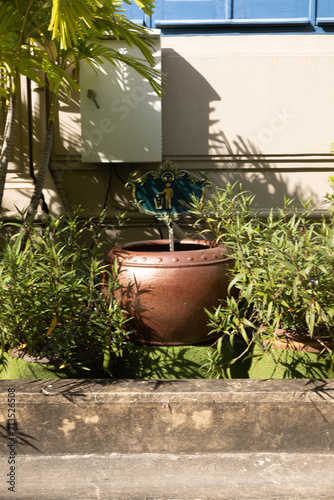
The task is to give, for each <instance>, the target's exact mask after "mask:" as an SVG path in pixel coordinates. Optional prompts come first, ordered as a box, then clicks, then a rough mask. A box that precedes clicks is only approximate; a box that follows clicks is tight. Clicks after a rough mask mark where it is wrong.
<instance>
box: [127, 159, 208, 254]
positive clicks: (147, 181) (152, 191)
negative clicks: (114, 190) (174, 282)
mask: <svg viewBox="0 0 334 500" xmlns="http://www.w3.org/2000/svg"><path fill="white" fill-rule="evenodd" d="M200 174H201V176H202V178H201V179H199V178H198V177H196V176H195V175H193V174H192V173H190V172H188V171H187V170H179V169H178V167H177V166H176V165H175V164H173V163H172V162H170V161H168V160H167V161H165V162H164V163H163V164H162V165H160V167H159V168H158V169H157V170H151V171H149V172H147V173H146V174H144V175H142V176H141V177H137V174H136V172H134V173H133V174H131V176H130V179H129V180H128V182H127V183H126V185H125V187H126V188H127V189H130V190H131V191H132V197H133V201H132V203H133V205H134V206H135V207H136V208H138V210H139V211H140V212H142V213H145V214H148V215H152V216H153V217H155V218H156V219H157V220H161V221H162V222H164V223H165V224H166V225H167V227H168V237H169V250H170V251H171V252H173V251H174V230H173V221H175V220H177V219H178V218H179V216H180V215H181V214H184V213H186V212H188V211H189V209H190V208H191V201H192V199H193V198H195V199H196V200H198V201H199V202H202V201H203V200H204V196H205V186H207V187H208V188H211V187H212V183H211V182H210V180H209V178H208V176H207V174H206V173H205V172H200Z"/></svg>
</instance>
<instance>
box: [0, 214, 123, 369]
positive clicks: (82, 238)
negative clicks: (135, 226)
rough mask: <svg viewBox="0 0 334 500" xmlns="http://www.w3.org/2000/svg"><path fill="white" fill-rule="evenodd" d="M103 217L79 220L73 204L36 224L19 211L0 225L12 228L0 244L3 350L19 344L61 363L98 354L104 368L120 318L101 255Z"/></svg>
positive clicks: (115, 344)
mask: <svg viewBox="0 0 334 500" xmlns="http://www.w3.org/2000/svg"><path fill="white" fill-rule="evenodd" d="M104 218H105V214H104V213H101V214H100V215H99V216H98V217H97V219H96V220H93V219H92V218H91V219H89V220H86V221H82V220H81V210H80V208H78V209H76V210H75V211H74V215H73V216H71V217H64V216H59V217H53V216H47V217H45V218H44V219H43V220H42V221H41V224H35V223H33V222H29V220H26V219H25V217H24V214H22V213H21V214H20V216H19V217H18V218H17V221H16V222H14V223H8V224H4V226H10V230H11V232H13V230H14V231H15V234H13V235H11V236H9V235H7V236H5V238H4V240H3V243H2V245H1V248H0V335H1V347H2V352H4V351H11V350H12V349H22V350H23V351H24V352H27V353H28V354H30V355H33V356H36V355H40V356H48V357H51V358H53V357H55V358H58V359H59V360H61V362H62V365H63V366H66V365H68V364H69V365H73V364H76V363H79V361H78V360H80V357H84V356H85V354H87V353H89V354H93V355H95V356H96V357H99V356H100V357H101V360H103V361H102V362H103V366H104V368H105V369H106V370H107V369H108V367H109V361H110V356H111V354H112V353H114V354H115V355H120V354H121V353H122V346H123V343H124V334H125V331H124V324H125V322H126V321H127V319H126V315H125V312H124V311H122V310H121V308H120V305H119V302H118V300H117V299H116V298H115V297H114V295H113V292H114V291H115V289H116V288H117V266H116V265H115V266H114V269H113V272H111V271H112V270H111V269H110V265H109V269H108V268H107V265H105V264H104V262H103V259H102V257H101V254H100V249H101V245H102V237H103V234H104V229H103V221H104ZM122 220H123V216H122V217H121V218H120V224H122ZM7 229H8V227H7ZM102 272H104V273H106V275H107V276H108V280H105V281H107V283H104V285H102V284H101V280H100V276H101V273H102Z"/></svg>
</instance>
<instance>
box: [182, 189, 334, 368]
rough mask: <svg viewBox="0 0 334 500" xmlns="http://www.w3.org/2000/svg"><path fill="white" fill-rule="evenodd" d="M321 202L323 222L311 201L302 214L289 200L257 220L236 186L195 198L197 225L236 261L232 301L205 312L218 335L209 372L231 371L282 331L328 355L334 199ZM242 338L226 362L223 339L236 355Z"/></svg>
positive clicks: (332, 335) (333, 333)
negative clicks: (325, 208) (199, 200)
mask: <svg viewBox="0 0 334 500" xmlns="http://www.w3.org/2000/svg"><path fill="white" fill-rule="evenodd" d="M326 197H327V201H329V202H330V207H329V211H328V214H327V217H326V218H325V217H323V218H320V219H319V218H315V217H314V212H313V210H312V209H310V208H309V207H310V202H311V200H309V201H307V202H305V203H303V202H301V205H302V207H303V210H302V212H300V210H297V209H296V208H295V207H293V200H288V199H284V203H283V207H282V208H280V209H278V210H277V211H275V212H274V211H271V213H270V214H269V216H268V217H266V218H264V217H261V216H260V214H258V213H256V212H255V211H252V208H251V206H252V202H253V200H254V197H253V196H252V194H251V193H249V192H243V191H241V190H239V191H238V190H237V189H236V185H234V186H231V185H227V187H226V188H225V189H221V188H218V189H217V190H216V192H215V193H214V195H213V196H212V197H211V199H210V200H208V201H207V202H206V203H205V204H204V206H203V207H201V206H200V205H199V204H197V203H196V202H195V201H194V208H193V211H192V213H193V215H195V216H196V218H197V221H196V224H195V225H197V226H201V227H204V229H202V232H203V231H210V232H211V233H212V234H213V237H214V238H215V239H216V240H217V241H222V242H224V244H225V245H226V246H227V247H228V248H229V249H230V251H231V256H232V258H233V260H234V266H233V269H232V270H231V284H230V290H231V289H232V287H233V289H234V290H236V291H237V296H230V297H229V298H228V300H227V303H226V304H224V305H223V304H221V305H220V306H219V307H218V308H216V309H215V310H214V311H207V313H208V317H209V324H210V326H211V328H212V332H219V333H220V334H221V338H220V340H219V341H218V343H217V351H216V352H215V353H213V355H212V356H211V359H210V366H211V372H212V374H213V375H215V376H222V375H224V376H225V375H226V373H227V374H228V372H229V368H230V366H231V364H233V363H234V362H235V360H236V359H238V358H240V357H245V355H247V354H248V353H249V352H251V348H252V346H253V344H255V343H256V344H257V345H260V346H261V345H263V346H265V349H266V350H268V346H269V347H270V346H271V345H272V344H273V341H274V340H275V339H277V338H278V337H279V335H282V330H283V332H284V335H286V334H289V335H291V336H292V337H299V336H305V335H306V336H307V337H309V338H312V339H315V340H317V341H318V343H319V345H321V346H322V347H323V349H324V352H326V354H327V355H328V356H330V357H331V358H333V353H332V350H331V349H330V348H329V347H327V345H326V344H325V342H324V340H325V339H326V340H327V339H334V328H333V317H334V300H333V298H334V224H333V222H334V209H333V199H334V198H333V195H330V194H327V195H326ZM240 339H242V342H244V346H245V347H244V349H243V350H242V353H241V354H238V355H237V354H236V355H235V357H234V358H233V359H232V361H228V362H225V360H224V359H223V356H222V355H221V352H222V351H221V346H222V342H223V341H226V340H228V342H229V343H230V345H231V349H232V350H233V349H235V344H236V341H237V340H238V341H239V342H240Z"/></svg>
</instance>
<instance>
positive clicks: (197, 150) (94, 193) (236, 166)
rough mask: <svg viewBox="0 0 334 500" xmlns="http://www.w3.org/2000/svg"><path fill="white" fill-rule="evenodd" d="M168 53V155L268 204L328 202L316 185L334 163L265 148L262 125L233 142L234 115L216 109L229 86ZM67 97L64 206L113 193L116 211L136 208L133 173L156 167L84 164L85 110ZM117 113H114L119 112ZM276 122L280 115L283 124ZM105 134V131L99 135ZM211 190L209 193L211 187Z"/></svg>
mask: <svg viewBox="0 0 334 500" xmlns="http://www.w3.org/2000/svg"><path fill="white" fill-rule="evenodd" d="M162 53H163V57H162V72H163V73H164V74H165V76H166V86H165V95H164V96H163V99H162V118H163V122H162V138H163V156H164V157H165V158H169V159H171V160H173V161H175V162H176V163H177V164H178V166H179V168H180V169H181V168H185V169H190V170H205V171H207V172H208V174H209V175H210V177H211V179H212V180H213V182H214V183H215V184H218V185H221V186H223V185H224V184H225V183H226V182H228V181H230V182H232V183H234V182H240V183H241V184H242V186H243V189H245V190H250V191H252V192H253V193H254V194H255V196H256V203H257V204H258V206H259V208H261V209H269V208H271V207H275V206H281V204H282V200H283V194H286V196H288V197H289V198H295V199H296V200H298V198H299V197H301V198H302V199H304V200H306V199H308V198H310V197H314V204H315V205H319V204H321V202H322V199H321V196H322V194H325V193H322V192H321V190H322V187H321V183H322V181H321V182H320V183H319V184H318V185H316V183H314V182H313V180H314V179H315V176H316V175H317V176H318V177H323V179H327V177H328V174H329V172H330V167H331V165H330V162H329V163H327V164H326V163H324V164H323V165H324V167H323V168H322V167H321V166H320V167H319V165H314V164H313V163H312V162H311V163H309V164H308V166H307V167H306V163H305V162H307V161H308V160H307V159H305V160H304V159H303V158H300V159H299V160H298V162H299V161H300V162H304V161H305V162H304V163H298V162H297V163H296V159H292V160H291V159H290V160H288V159H287V158H284V157H285V155H282V154H281V155H279V156H277V155H266V154H264V150H265V147H263V144H265V142H266V141H268V140H269V139H270V137H269V136H268V134H270V133H272V132H270V130H269V129H268V128H266V129H261V130H259V132H258V134H255V137H254V138H253V137H251V138H250V137H245V135H244V134H240V135H234V136H233V138H232V139H231V140H230V139H229V138H228V132H226V130H227V129H225V127H224V125H223V122H224V120H225V122H226V121H227V120H228V116H220V115H217V113H216V112H215V106H216V104H217V106H218V105H219V106H220V104H221V103H222V101H223V100H224V99H228V98H229V96H225V95H223V91H220V92H217V91H216V90H215V89H214V88H213V86H212V85H210V83H209V82H208V81H207V79H206V78H205V77H204V76H203V75H202V74H201V72H200V71H199V70H197V69H196V68H195V67H194V66H193V65H192V64H190V63H189V62H188V61H187V60H186V59H184V58H183V57H182V56H181V55H180V54H178V53H177V52H176V51H175V50H173V49H171V48H168V49H163V51H162ZM201 64H203V62H202V63H201ZM210 64H212V63H210ZM204 65H205V62H204ZM259 77H261V76H259ZM261 78H262V77H261ZM220 88H223V85H222V86H221V87H220ZM61 100H62V102H61V105H60V109H61V116H60V119H59V122H61V125H60V129H59V130H57V127H56V131H55V156H54V161H53V162H52V164H51V171H52V175H53V177H54V179H55V182H56V185H57V187H58V189H59V190H60V191H61V194H62V195H63V196H64V198H66V199H64V200H63V201H64V203H65V206H67V207H70V206H71V205H73V204H74V205H75V204H77V203H81V204H82V206H83V207H84V208H88V209H94V210H95V209H96V208H97V206H100V207H101V206H102V205H103V201H104V200H105V199H107V202H108V203H107V208H108V212H109V213H110V215H112V214H113V213H114V212H115V211H117V210H128V211H129V212H132V211H133V210H132V207H131V204H130V198H131V195H130V192H129V191H126V190H125V189H124V183H125V182H126V181H127V180H128V178H129V174H130V172H131V171H133V170H138V172H139V173H141V174H144V173H145V172H146V171H148V170H152V169H154V168H156V166H157V165H155V164H139V165H136V164H128V163H117V164H113V165H112V164H109V163H105V164H100V163H85V164H82V163H81V156H80V143H81V139H80V109H79V106H78V105H77V103H76V102H74V103H73V102H72V103H71V105H69V104H68V103H67V102H65V100H64V96H62V97H61ZM215 103H216V104H215ZM219 103H220V104H219ZM138 105H139V102H138ZM268 106H269V105H268ZM269 111H270V110H269ZM274 112H275V110H274ZM110 113H111V114H110V117H111V119H112V118H113V116H112V111H110ZM64 115H66V119H65V116H64ZM217 116H218V119H217ZM276 118H277V117H276ZM277 123H278V122H277V119H276V121H275V125H276V127H277ZM268 130H269V131H268ZM103 133H104V132H103V131H102V130H100V129H99V135H98V137H99V138H100V136H101V134H103ZM105 133H107V132H105ZM266 134H267V135H266ZM302 156H303V155H302ZM306 168H307V169H309V173H308V174H305V172H307V170H306ZM318 168H319V170H317V174H316V173H315V170H316V169H318ZM304 174H305V175H309V176H310V181H309V185H307V188H306V187H305V186H306V182H305V180H303V179H302V176H303V175H304ZM312 175H313V177H312ZM323 184H324V183H323ZM109 186H110V189H109ZM319 186H320V187H319ZM207 193H208V195H209V194H210V191H208V192H207ZM319 193H320V195H319ZM153 225H154V224H153Z"/></svg>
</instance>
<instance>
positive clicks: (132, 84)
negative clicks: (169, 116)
mask: <svg viewBox="0 0 334 500" xmlns="http://www.w3.org/2000/svg"><path fill="white" fill-rule="evenodd" d="M105 44H106V45H107V46H108V47H110V48H113V49H115V50H118V51H121V52H122V53H125V54H128V55H130V56H133V57H138V58H140V59H142V60H143V55H142V54H141V52H140V51H139V49H137V48H136V47H129V46H128V45H127V44H126V43H125V42H124V41H119V40H107V41H106V42H105ZM154 58H155V61H156V66H155V67H156V69H158V70H160V69H161V52H160V38H159V37H158V36H157V38H156V47H155V52H154ZM80 86H81V137H82V155H81V156H82V161H83V162H91V163H95V162H124V163H125V162H126V163H138V162H156V161H158V162H159V161H161V159H162V139H161V127H162V125H161V98H160V97H159V96H157V94H156V93H155V92H154V91H153V89H152V87H151V86H150V84H149V83H148V81H147V80H146V79H144V78H143V77H142V76H141V75H140V74H139V73H137V72H136V71H135V70H134V69H132V68H130V67H129V66H127V65H125V64H122V63H117V65H116V66H114V65H113V64H111V63H109V62H105V63H104V64H101V65H100V66H99V68H98V71H97V72H96V71H94V69H92V68H91V67H90V66H89V64H88V63H87V62H85V61H83V62H82V63H81V64H80Z"/></svg>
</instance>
